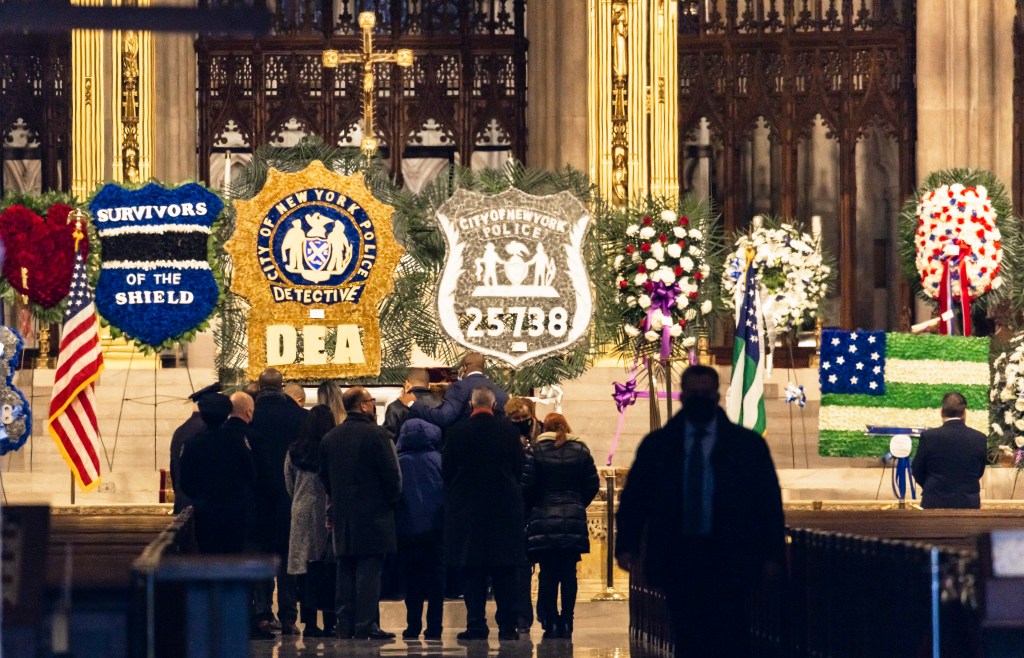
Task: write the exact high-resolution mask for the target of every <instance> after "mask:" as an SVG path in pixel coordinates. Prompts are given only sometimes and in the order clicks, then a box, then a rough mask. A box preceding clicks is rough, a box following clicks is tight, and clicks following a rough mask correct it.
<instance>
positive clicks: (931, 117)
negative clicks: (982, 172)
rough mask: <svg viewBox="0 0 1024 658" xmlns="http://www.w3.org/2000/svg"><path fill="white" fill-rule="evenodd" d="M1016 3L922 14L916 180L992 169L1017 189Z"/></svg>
mask: <svg viewBox="0 0 1024 658" xmlns="http://www.w3.org/2000/svg"><path fill="white" fill-rule="evenodd" d="M1014 15H1015V7H1014V0H991V2H975V0H945V1H944V2H934V3H933V2H929V3H927V7H924V6H922V4H921V3H918V9H917V116H918V123H917V174H918V175H917V178H918V181H921V180H922V179H923V178H924V177H925V176H927V175H928V174H929V173H930V172H932V171H935V170H938V169H947V168H951V167H975V168H983V169H989V170H991V171H992V172H993V173H995V175H996V176H998V177H999V179H1000V180H1001V181H1003V183H1004V184H1005V185H1007V187H1010V186H1011V183H1012V171H1013V162H1012V158H1013V154H1012V149H1011V144H1012V143H1013V85H1012V84H1011V81H1012V80H1013V21H1014Z"/></svg>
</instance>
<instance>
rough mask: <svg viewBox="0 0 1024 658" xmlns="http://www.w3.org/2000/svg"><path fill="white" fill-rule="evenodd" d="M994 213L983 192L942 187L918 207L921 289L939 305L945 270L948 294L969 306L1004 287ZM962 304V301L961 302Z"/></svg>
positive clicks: (925, 197)
mask: <svg viewBox="0 0 1024 658" xmlns="http://www.w3.org/2000/svg"><path fill="white" fill-rule="evenodd" d="M1001 239H1002V238H1001V236H1000V234H999V229H998V228H997V227H996V212H995V209H994V208H993V207H992V200H991V199H990V198H989V196H988V190H987V189H985V187H984V186H982V185H978V186H977V187H964V186H963V185H961V184H959V183H954V184H953V185H942V186H940V187H937V188H935V189H934V190H932V191H930V192H928V193H927V194H925V195H924V196H923V197H922V198H921V200H920V201H919V202H918V205H917V231H916V232H915V236H914V242H915V247H916V252H917V258H916V264H917V271H918V273H919V274H920V275H921V287H922V288H923V289H924V291H925V293H926V294H927V295H928V296H930V297H931V298H933V299H938V300H940V302H941V296H942V294H943V291H942V289H943V285H942V281H943V278H944V276H945V272H946V271H947V270H948V272H949V277H950V285H949V292H950V294H951V295H952V297H954V298H956V299H958V300H960V299H961V297H962V296H963V293H964V292H965V291H966V293H967V297H968V299H967V302H970V301H971V300H974V299H977V298H978V297H980V296H981V295H983V294H985V293H986V292H988V291H990V290H993V289H995V288H998V287H999V286H1001V285H1002V283H1003V279H1002V277H1001V276H1000V275H999V272H1000V269H1001V266H1002V257H1003V248H1002V245H1001V243H1000V241H1001ZM961 302H963V300H961Z"/></svg>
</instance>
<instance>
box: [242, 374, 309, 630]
mask: <svg viewBox="0 0 1024 658" xmlns="http://www.w3.org/2000/svg"><path fill="white" fill-rule="evenodd" d="M259 385H260V392H259V395H257V396H256V406H255V411H254V412H253V417H252V422H251V423H250V426H251V427H252V429H253V430H254V431H255V433H256V434H258V435H259V437H260V442H259V443H261V444H262V445H254V446H252V448H253V455H254V456H255V457H256V459H257V463H256V487H257V489H256V491H257V496H258V502H257V504H258V506H259V509H260V514H261V518H263V519H265V520H264V521H263V526H262V529H263V530H264V533H265V534H264V537H263V540H264V543H265V548H266V550H267V552H270V553H274V554H276V555H277V556H278V559H279V562H278V565H277V616H278V618H279V619H280V621H281V634H282V635H298V634H299V628H298V626H296V625H295V619H296V617H297V616H298V608H297V607H296V602H295V599H296V591H295V577H294V576H292V575H290V574H289V573H288V537H289V534H290V533H291V519H292V499H291V497H290V496H289V495H288V490H287V489H285V486H284V457H285V455H286V454H287V453H288V446H290V445H291V444H292V442H294V441H295V437H296V435H297V434H298V432H299V427H301V426H302V421H303V420H304V419H305V418H306V413H307V412H306V410H305V409H303V408H302V407H300V406H299V405H298V404H296V403H295V400H293V399H292V398H289V397H288V396H286V395H285V394H284V393H283V392H282V388H283V387H284V381H283V378H282V376H281V372H280V371H279V370H277V369H276V368H267V369H266V370H264V371H263V372H262V373H260V378H259ZM266 600H267V601H268V602H269V600H270V599H269V597H267V598H266ZM261 604H262V599H261ZM265 612H266V611H265Z"/></svg>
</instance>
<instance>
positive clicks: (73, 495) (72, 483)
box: [68, 471, 75, 505]
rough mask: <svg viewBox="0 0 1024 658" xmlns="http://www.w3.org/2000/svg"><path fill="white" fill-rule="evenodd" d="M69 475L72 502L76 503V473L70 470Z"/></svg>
mask: <svg viewBox="0 0 1024 658" xmlns="http://www.w3.org/2000/svg"><path fill="white" fill-rule="evenodd" d="M68 476H70V477H71V504H72V505H74V504H75V474H74V473H72V472H71V471H68Z"/></svg>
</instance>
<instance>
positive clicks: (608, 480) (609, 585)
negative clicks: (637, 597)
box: [590, 473, 626, 601]
mask: <svg viewBox="0 0 1024 658" xmlns="http://www.w3.org/2000/svg"><path fill="white" fill-rule="evenodd" d="M604 479H605V486H606V490H607V494H606V499H607V503H608V504H607V508H606V510H605V511H606V512H607V516H608V519H607V528H608V531H607V533H606V537H607V540H606V542H605V543H606V544H607V546H608V551H607V553H608V554H607V555H606V557H607V560H605V568H606V569H607V572H606V576H605V588H604V591H603V592H598V593H597V594H595V595H594V598H592V599H590V600H591V601H625V600H626V597H625V596H624V595H622V594H620V593H618V592H616V591H615V473H610V474H608V475H606V476H604Z"/></svg>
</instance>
